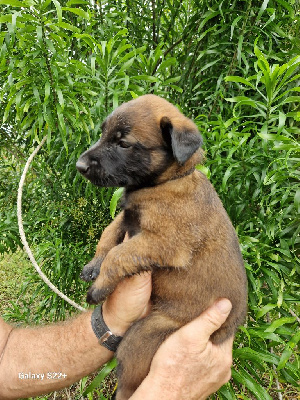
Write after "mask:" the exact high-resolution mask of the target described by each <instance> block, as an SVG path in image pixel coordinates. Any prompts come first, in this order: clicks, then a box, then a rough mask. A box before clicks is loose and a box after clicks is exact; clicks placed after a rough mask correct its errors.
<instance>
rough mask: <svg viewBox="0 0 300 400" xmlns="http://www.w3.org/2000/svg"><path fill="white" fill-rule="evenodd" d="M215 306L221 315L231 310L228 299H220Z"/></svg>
mask: <svg viewBox="0 0 300 400" xmlns="http://www.w3.org/2000/svg"><path fill="white" fill-rule="evenodd" d="M215 306H216V307H217V309H218V310H219V311H220V312H221V313H222V314H228V313H229V311H230V310H231V309H232V304H231V302H230V301H229V300H228V299H220V300H218V301H217V302H216V303H215Z"/></svg>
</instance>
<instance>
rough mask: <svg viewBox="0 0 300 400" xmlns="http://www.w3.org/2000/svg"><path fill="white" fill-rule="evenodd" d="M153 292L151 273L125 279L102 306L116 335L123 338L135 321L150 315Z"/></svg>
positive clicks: (104, 315) (105, 317)
mask: <svg viewBox="0 0 300 400" xmlns="http://www.w3.org/2000/svg"><path fill="white" fill-rule="evenodd" d="M124 240H127V235H126V237H125V239H124ZM151 290H152V284H151V273H150V272H143V273H141V274H140V275H134V276H132V277H130V278H126V279H124V280H123V281H122V282H120V283H119V284H118V286H117V287H116V289H115V290H114V292H113V293H112V294H111V295H110V296H108V298H107V299H106V300H105V302H104V303H103V306H102V312H103V318H104V321H105V322H106V325H107V326H108V327H109V329H110V330H111V331H112V332H113V333H114V334H115V335H119V336H123V335H124V333H125V332H126V331H127V329H128V328H129V327H130V325H131V324H132V323H133V322H134V321H136V320H138V319H140V318H143V317H145V316H146V315H147V314H148V313H149V311H150V295H151Z"/></svg>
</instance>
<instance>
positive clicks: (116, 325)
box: [102, 301, 131, 336]
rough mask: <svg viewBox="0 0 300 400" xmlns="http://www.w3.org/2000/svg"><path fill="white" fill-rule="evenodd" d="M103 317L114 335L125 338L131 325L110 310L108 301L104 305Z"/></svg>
mask: <svg viewBox="0 0 300 400" xmlns="http://www.w3.org/2000/svg"><path fill="white" fill-rule="evenodd" d="M102 315H103V319H104V322H105V323H106V325H107V326H108V328H109V329H110V331H111V332H112V333H113V334H114V335H117V336H124V334H125V332H126V331H127V329H128V328H129V327H130V325H131V324H130V323H128V322H126V321H124V320H122V319H121V318H119V317H118V316H117V315H115V314H114V312H113V311H112V310H111V309H110V308H109V306H108V304H107V301H105V302H104V303H103V304H102Z"/></svg>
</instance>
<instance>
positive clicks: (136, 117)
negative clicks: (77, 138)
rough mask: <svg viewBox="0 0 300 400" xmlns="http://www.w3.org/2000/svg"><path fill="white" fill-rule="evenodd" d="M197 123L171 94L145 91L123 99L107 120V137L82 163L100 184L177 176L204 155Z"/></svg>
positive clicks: (132, 184) (141, 182) (131, 183)
mask: <svg viewBox="0 0 300 400" xmlns="http://www.w3.org/2000/svg"><path fill="white" fill-rule="evenodd" d="M201 144H202V138H201V136H200V134H199V131H198V129H197V127H196V125H195V124H194V123H193V122H192V121H191V120H190V119H188V118H186V117H185V116H184V115H183V114H181V113H180V112H179V111H178V109H177V108H176V107H174V106H173V105H172V104H170V103H169V102H167V101H166V100H164V99H162V98H160V97H157V96H154V95H145V96H141V97H139V98H137V99H134V100H131V101H129V102H128V103H124V104H122V105H121V106H120V107H118V108H117V109H116V110H115V111H113V112H112V114H110V115H109V116H108V117H107V118H106V120H105V121H104V123H103V125H102V135H101V139H100V140H99V141H98V142H97V143H96V144H94V145H93V146H92V147H90V148H89V149H88V150H87V151H86V152H84V153H83V154H82V155H81V156H80V158H79V160H78V161H77V163H76V167H77V169H78V171H79V172H80V173H81V174H82V175H84V176H85V177H86V178H87V179H89V180H90V181H91V182H92V183H93V184H95V185H97V186H125V187H143V186H153V185H155V184H157V183H159V182H161V180H162V176H163V177H164V180H168V179H172V178H173V176H172V175H176V174H177V175H178V173H180V171H182V172H184V170H187V168H191V167H193V166H194V165H195V164H197V163H198V162H199V161H200V159H201V156H200V152H199V151H198V149H199V147H200V146H201Z"/></svg>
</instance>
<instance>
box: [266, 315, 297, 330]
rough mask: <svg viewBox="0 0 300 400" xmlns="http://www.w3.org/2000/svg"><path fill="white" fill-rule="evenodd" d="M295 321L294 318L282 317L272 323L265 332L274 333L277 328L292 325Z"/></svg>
mask: <svg viewBox="0 0 300 400" xmlns="http://www.w3.org/2000/svg"><path fill="white" fill-rule="evenodd" d="M295 321H296V318H294V317H282V318H279V319H276V321H273V322H272V323H271V325H270V326H269V327H268V328H267V329H265V332H275V331H276V329H277V328H279V327H280V326H282V325H285V324H292V323H293V322H295Z"/></svg>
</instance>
